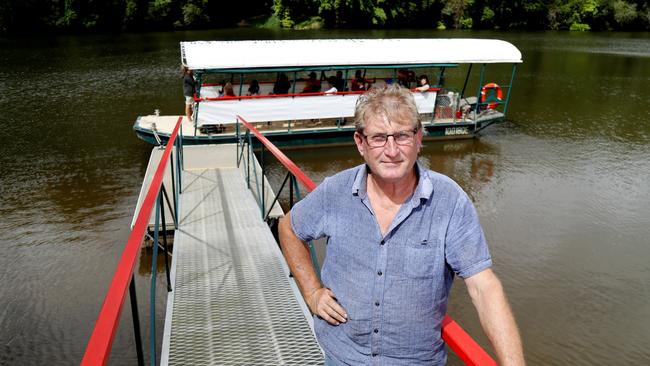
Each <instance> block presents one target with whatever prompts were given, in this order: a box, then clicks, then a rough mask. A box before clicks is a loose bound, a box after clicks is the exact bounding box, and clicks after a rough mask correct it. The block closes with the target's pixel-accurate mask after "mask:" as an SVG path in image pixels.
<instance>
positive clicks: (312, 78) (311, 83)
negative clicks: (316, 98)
mask: <svg viewBox="0 0 650 366" xmlns="http://www.w3.org/2000/svg"><path fill="white" fill-rule="evenodd" d="M319 91H320V80H318V79H316V73H315V72H313V71H312V72H310V73H309V78H308V79H307V80H306V82H305V87H304V89H303V90H302V92H303V93H318V92H319Z"/></svg>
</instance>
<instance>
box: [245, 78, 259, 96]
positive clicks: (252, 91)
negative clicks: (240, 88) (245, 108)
mask: <svg viewBox="0 0 650 366" xmlns="http://www.w3.org/2000/svg"><path fill="white" fill-rule="evenodd" d="M246 95H260V83H259V81H257V80H252V81H251V85H250V86H249V87H248V93H247V94H246Z"/></svg>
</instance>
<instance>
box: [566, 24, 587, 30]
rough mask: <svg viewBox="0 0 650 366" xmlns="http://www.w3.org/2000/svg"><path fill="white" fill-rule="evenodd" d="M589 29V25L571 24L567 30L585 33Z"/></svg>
mask: <svg viewBox="0 0 650 366" xmlns="http://www.w3.org/2000/svg"><path fill="white" fill-rule="evenodd" d="M590 29H591V27H589V24H582V23H572V24H571V26H570V27H569V30H570V31H572V32H574V31H575V32H587V31H589V30H590Z"/></svg>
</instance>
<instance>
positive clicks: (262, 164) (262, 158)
mask: <svg viewBox="0 0 650 366" xmlns="http://www.w3.org/2000/svg"><path fill="white" fill-rule="evenodd" d="M260 165H261V168H262V172H261V173H262V187H261V188H262V194H261V195H262V219H263V218H264V211H266V210H265V209H264V208H265V204H266V201H265V199H264V191H266V189H264V144H262V152H261V153H260Z"/></svg>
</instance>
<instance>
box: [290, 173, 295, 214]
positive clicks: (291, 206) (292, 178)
mask: <svg viewBox="0 0 650 366" xmlns="http://www.w3.org/2000/svg"><path fill="white" fill-rule="evenodd" d="M289 174H291V173H289ZM295 180H296V177H294V176H293V174H291V178H290V181H289V210H291V209H292V208H293V185H294V184H295Z"/></svg>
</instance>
